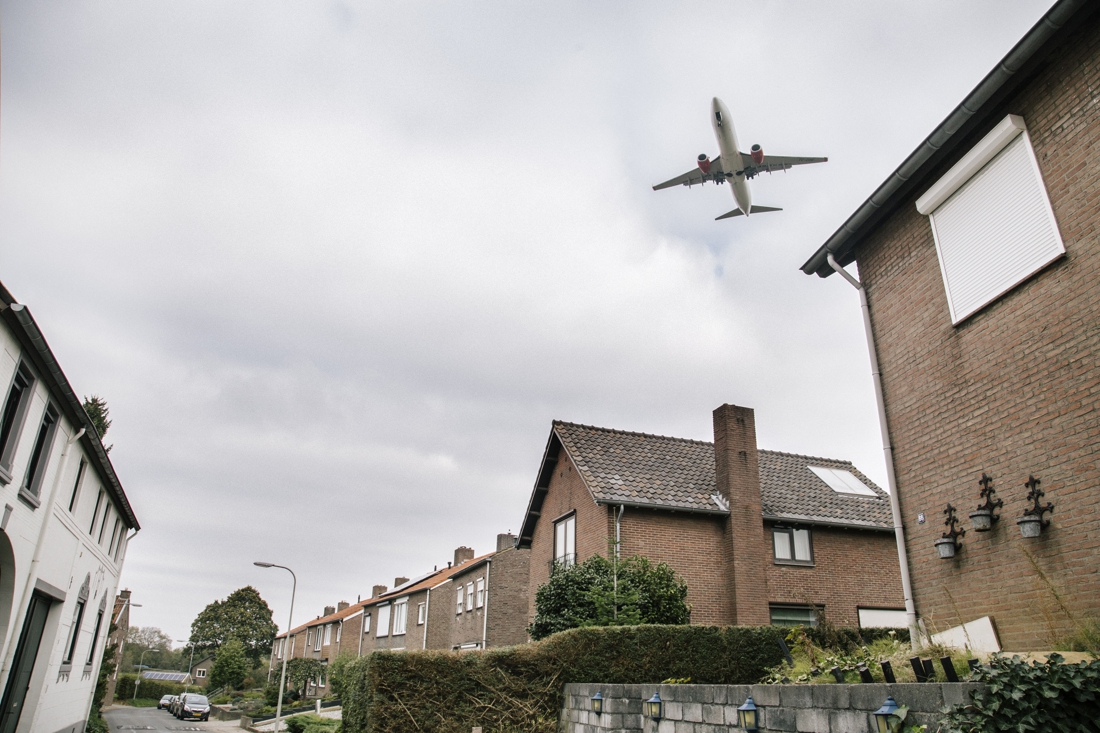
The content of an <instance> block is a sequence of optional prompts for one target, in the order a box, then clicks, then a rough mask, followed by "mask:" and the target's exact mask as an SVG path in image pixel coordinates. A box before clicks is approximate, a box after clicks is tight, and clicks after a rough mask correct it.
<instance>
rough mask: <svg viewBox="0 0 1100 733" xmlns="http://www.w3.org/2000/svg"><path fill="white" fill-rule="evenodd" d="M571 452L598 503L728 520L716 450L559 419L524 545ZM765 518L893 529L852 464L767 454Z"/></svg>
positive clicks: (762, 460)
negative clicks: (840, 489)
mask: <svg viewBox="0 0 1100 733" xmlns="http://www.w3.org/2000/svg"><path fill="white" fill-rule="evenodd" d="M562 451H564V452H565V453H566V454H567V455H568V456H569V457H570V458H571V459H572V461H573V464H574V465H575V466H576V467H577V470H578V471H579V472H580V475H581V478H582V479H583V481H584V483H585V485H586V486H587V487H588V490H589V493H590V494H591V495H592V500H593V501H594V502H596V503H597V504H612V505H616V506H618V505H626V506H633V507H642V508H651V509H663V510H671V511H686V512H692V513H701V514H718V515H727V514H729V510H728V509H727V508H726V507H725V506H723V504H722V503H719V500H718V499H717V498H716V495H717V493H718V489H717V483H716V479H715V468H714V444H713V443H708V442H704V441H700V440H688V439H685V438H671V437H667V436H663V435H650V434H648V433H634V432H628V431H625V430H613V429H609V428H599V427H594V426H591V425H579V424H576V423H570V422H562V421H559V420H555V421H554V423H553V427H552V429H551V431H550V440H549V441H548V444H547V449H546V453H545V454H544V457H543V463H542V468H541V469H540V471H539V476H538V478H537V479H536V482H535V488H534V490H533V491H532V494H531V500H530V502H529V504H528V508H527V515H526V516H525V518H524V522H523V527H522V529H521V530H520V535H519V538H518V540H517V546H519V547H530V543H531V539H532V537H533V535H534V527H535V524H536V523H537V521H538V518H539V515H540V514H541V510H542V502H543V499H544V498H545V496H546V492H547V490H548V489H549V485H550V476H551V475H552V474H553V471H554V466H555V465H556V463H557V460H558V457H559V456H560V455H561V453H562ZM759 466H760V498H761V504H762V507H763V518H764V519H771V520H785V521H791V522H800V523H804V524H819V525H832V526H840V527H852V528H862V529H872V530H892V528H893V523H892V516H891V513H890V499H889V495H888V494H887V493H886V492H885V491H883V490H882V489H881V488H879V487H878V486H876V485H875V483H874V482H873V481H871V480H870V479H869V478H867V477H866V476H865V475H864V474H862V473H861V472H860V471H859V470H858V469H856V467H855V466H854V465H852V463H851V462H849V461H843V460H837V459H833V458H819V457H816V456H802V455H795V454H793V453H780V452H777V451H769V450H760V451H759ZM809 466H822V467H825V468H837V469H841V470H845V471H851V472H852V473H853V474H854V475H855V476H857V477H858V478H859V479H860V480H861V481H862V482H863V483H865V484H866V485H867V486H868V487H869V488H871V489H872V490H873V491H874V492H875V496H873V497H870V496H854V495H849V494H838V493H837V492H835V491H833V490H832V489H831V488H829V486H828V484H826V483H825V482H824V481H823V480H822V479H821V478H819V477H818V476H817V475H816V474H815V473H814V472H812V471H811V470H810V469H809Z"/></svg>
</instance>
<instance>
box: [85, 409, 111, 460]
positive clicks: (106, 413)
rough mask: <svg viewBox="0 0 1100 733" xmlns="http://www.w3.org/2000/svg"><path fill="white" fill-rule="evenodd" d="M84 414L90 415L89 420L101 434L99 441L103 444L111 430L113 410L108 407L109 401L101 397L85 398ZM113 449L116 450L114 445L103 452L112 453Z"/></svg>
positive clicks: (105, 448) (105, 447)
mask: <svg viewBox="0 0 1100 733" xmlns="http://www.w3.org/2000/svg"><path fill="white" fill-rule="evenodd" d="M84 412H86V413H88V419H90V420H91V421H92V425H94V426H95V431H96V432H97V433H99V440H100V442H102V441H103V438H104V437H106V435H107V431H108V430H110V429H111V417H110V416H111V408H109V407H107V400H105V399H103V398H102V397H100V396H99V395H92V396H91V397H87V396H85V397H84ZM111 448H114V445H108V446H104V447H103V450H104V451H105V452H107V453H110V452H111Z"/></svg>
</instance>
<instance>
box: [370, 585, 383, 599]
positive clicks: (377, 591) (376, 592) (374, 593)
mask: <svg viewBox="0 0 1100 733" xmlns="http://www.w3.org/2000/svg"><path fill="white" fill-rule="evenodd" d="M385 592H386V586H384V585H376V586H374V587H373V588H371V589H370V597H371V598H377V597H378V596H380V595H382V594H383V593H385Z"/></svg>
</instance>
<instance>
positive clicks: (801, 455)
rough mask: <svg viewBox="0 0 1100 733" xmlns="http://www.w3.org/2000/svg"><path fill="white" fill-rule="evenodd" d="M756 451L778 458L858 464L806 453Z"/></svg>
mask: <svg viewBox="0 0 1100 733" xmlns="http://www.w3.org/2000/svg"><path fill="white" fill-rule="evenodd" d="M756 451H757V453H771V454H772V455H776V456H789V457H791V458H809V459H810V460H813V461H831V462H833V463H846V464H848V465H849V466H855V465H856V464H854V463H852V462H851V461H848V460H845V459H843V458H826V457H825V456H811V455H807V454H805V453H788V452H787V451H781V450H767V449H765V448H757V449H756Z"/></svg>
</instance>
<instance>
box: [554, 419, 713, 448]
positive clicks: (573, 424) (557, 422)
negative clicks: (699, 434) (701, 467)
mask: <svg viewBox="0 0 1100 733" xmlns="http://www.w3.org/2000/svg"><path fill="white" fill-rule="evenodd" d="M551 424H552V425H554V426H555V427H557V426H558V425H567V426H569V427H574V428H585V429H587V430H600V431H603V432H605V433H615V434H618V435H636V436H638V437H641V438H660V439H661V440H674V441H676V442H677V443H694V444H695V445H710V446H713V445H714V443H713V442H711V441H709V440H695V439H694V438H677V437H676V436H674V435H658V434H657V433H642V432H639V431H637V430H620V429H618V428H603V427H600V426H599V425H586V424H584V423H578V422H569V421H568V420H554V421H552V423H551Z"/></svg>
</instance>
